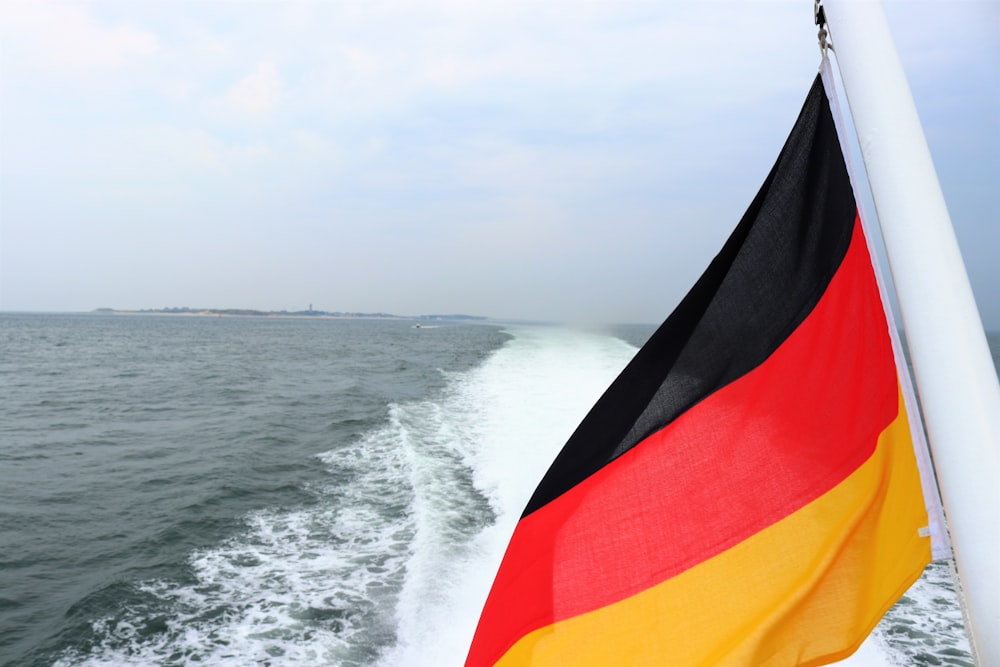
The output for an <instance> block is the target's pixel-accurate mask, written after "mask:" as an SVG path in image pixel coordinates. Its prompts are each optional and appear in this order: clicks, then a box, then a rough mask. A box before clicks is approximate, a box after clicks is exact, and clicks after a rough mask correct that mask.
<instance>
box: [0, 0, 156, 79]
mask: <svg viewBox="0 0 1000 667" xmlns="http://www.w3.org/2000/svg"><path fill="white" fill-rule="evenodd" d="M0 16H2V18H0V30H2V32H3V34H4V38H5V39H9V40H14V41H17V42H20V44H21V45H22V47H23V48H24V49H25V50H26V51H27V52H28V53H27V56H28V57H31V58H34V59H36V60H39V61H41V62H42V63H44V64H46V65H48V66H49V67H51V68H54V69H60V70H71V71H72V70H85V69H92V68H104V67H117V66H120V65H123V64H125V63H127V62H128V61H129V60H131V59H132V58H134V57H136V56H150V55H153V54H155V53H157V52H158V51H160V40H159V39H158V38H157V36H156V35H155V34H153V33H151V32H148V31H146V30H142V29H140V28H137V27H133V26H130V25H125V24H104V23H102V22H100V21H99V20H98V19H96V18H95V17H94V16H93V15H91V14H90V13H89V12H88V11H87V8H86V6H84V5H80V4H65V3H59V2H46V1H44V0H39V1H37V2H5V3H4V6H3V12H2V13H0Z"/></svg>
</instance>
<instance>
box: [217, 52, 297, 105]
mask: <svg viewBox="0 0 1000 667" xmlns="http://www.w3.org/2000/svg"><path fill="white" fill-rule="evenodd" d="M283 87H284V84H283V83H282V81H281V75H280V74H279V73H278V67H277V65H275V64H274V63H273V62H262V63H260V64H259V65H257V69H255V70H254V71H253V72H252V73H251V74H248V75H247V76H245V77H243V78H242V79H240V80H239V81H237V82H236V83H235V84H234V85H233V86H232V87H231V88H229V90H227V91H226V94H225V97H226V101H227V102H228V103H229V104H230V105H231V106H232V107H234V108H236V109H238V110H240V111H242V112H245V113H247V114H250V115H251V116H266V115H267V114H268V113H269V112H271V111H272V110H273V109H274V108H275V107H276V106H277V104H278V102H279V101H280V99H281V96H282V89H283Z"/></svg>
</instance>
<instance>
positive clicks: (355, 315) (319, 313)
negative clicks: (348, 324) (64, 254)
mask: <svg viewBox="0 0 1000 667" xmlns="http://www.w3.org/2000/svg"><path fill="white" fill-rule="evenodd" d="M90 312H91V313H96V314H102V315H167V316H180V317H295V318H316V319H336V320H404V321H422V322H427V321H434V322H443V321H449V322H485V321H487V320H488V319H489V318H488V317H485V316H482V315H464V314H449V315H441V314H431V315H394V314H392V313H363V312H343V311H335V312H329V311H325V310H299V311H287V310H254V309H249V308H143V309H141V310H119V309H116V308H95V309H94V310H92V311H90Z"/></svg>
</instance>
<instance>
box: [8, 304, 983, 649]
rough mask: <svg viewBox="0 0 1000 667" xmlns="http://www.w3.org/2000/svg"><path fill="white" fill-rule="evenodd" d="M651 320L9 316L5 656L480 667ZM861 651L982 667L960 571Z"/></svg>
mask: <svg viewBox="0 0 1000 667" xmlns="http://www.w3.org/2000/svg"><path fill="white" fill-rule="evenodd" d="M651 331H652V327H622V328H619V329H617V330H615V331H613V332H584V331H573V330H567V329H559V328H554V327H531V326H500V325H494V324H452V323H438V324H425V325H424V326H422V327H420V328H414V327H413V326H412V325H411V324H410V323H407V322H400V321H377V320H364V321H361V320H358V321H355V320H332V319H306V318H296V319H293V318H288V319H279V318H204V317H155V316H125V315H98V314H86V315H84V314H77V315H54V314H47V315H36V314H23V315H22V314H0V408H2V409H0V665H10V666H11V667H28V666H31V667H35V666H59V667H63V666H70V665H74V666H75V665H80V666H98V665H107V666H110V665H191V664H202V665H272V666H275V667H277V666H279V665H358V666H361V665H366V666H389V665H392V666H396V665H402V666H407V667H410V666H413V667H422V666H428V667H430V666H434V667H441V666H442V665H444V666H447V665H460V664H462V661H463V659H464V654H465V651H466V649H467V646H468V642H469V640H470V638H471V635H472V632H473V630H474V627H475V623H476V621H477V620H478V613H479V608H480V606H481V605H482V602H483V600H484V599H485V596H486V593H487V590H488V588H489V586H490V583H491V579H492V575H493V573H494V572H495V570H496V567H497V565H498V564H499V560H500V556H501V555H502V552H503V549H504V546H505V542H506V539H507V537H508V536H509V533H510V531H511V530H512V528H513V525H514V523H515V522H516V520H517V517H518V515H519V514H520V512H521V509H522V507H523V506H524V503H525V502H526V500H527V498H528V496H529V495H530V494H531V492H532V490H533V488H534V486H535V484H536V483H537V481H538V479H539V478H540V476H541V475H542V473H543V472H544V470H545V468H546V467H547V466H548V464H549V462H550V461H551V459H552V457H553V456H554V455H555V453H556V452H557V451H558V449H559V448H560V447H561V445H562V443H563V442H564V441H565V440H566V438H567V437H568V435H569V434H570V433H571V431H572V430H573V428H574V427H575V426H576V424H577V423H578V422H579V420H580V419H581V418H582V417H583V415H584V414H585V413H586V411H587V410H588V409H589V407H590V406H591V405H592V404H593V402H594V401H595V400H596V399H597V397H598V396H599V395H600V394H601V392H602V391H603V390H604V388H605V387H606V386H607V385H608V383H610V382H611V380H612V379H613V378H614V377H615V375H617V373H618V372H619V371H620V370H621V368H622V367H623V366H624V365H625V364H626V363H627V362H628V360H629V359H630V358H631V356H632V355H633V354H634V352H635V349H636V347H635V346H636V345H639V344H641V342H642V341H643V340H644V339H645V337H646V336H647V335H648V334H649V333H650V332H651ZM612 334H613V335H612ZM991 346H993V348H992V349H993V351H994V359H997V357H998V356H1000V339H998V337H996V336H993V337H991ZM864 652H865V653H866V655H867V656H868V657H865V656H861V657H860V658H859V659H860V660H863V661H866V662H857V661H856V662H855V664H894V665H920V666H922V665H971V660H970V659H969V656H968V645H967V642H966V640H965V636H964V632H963V630H962V622H961V613H960V612H959V609H958V605H957V602H956V600H955V596H954V592H953V590H952V585H951V578H950V573H949V571H948V568H947V565H946V564H935V565H932V566H931V567H930V568H929V569H928V571H927V573H925V575H924V577H923V578H922V579H921V581H920V582H918V584H917V585H916V586H914V587H913V588H912V589H911V591H910V592H908V593H907V595H906V596H905V597H904V598H903V599H902V600H901V601H900V603H899V604H898V605H897V606H896V607H895V608H894V609H893V610H892V611H891V612H890V613H889V614H888V615H887V616H886V618H885V619H884V620H883V622H882V624H881V625H880V626H879V629H878V630H877V632H876V633H875V636H874V638H873V640H872V642H871V643H870V644H869V645H868V646H867V647H866V649H865V651H864Z"/></svg>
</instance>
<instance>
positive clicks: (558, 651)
mask: <svg viewBox="0 0 1000 667" xmlns="http://www.w3.org/2000/svg"><path fill="white" fill-rule="evenodd" d="M884 308H885V306H884V304H883V303H882V300H881V297H880V293H879V288H878V285H877V283H876V278H875V274H874V271H873V268H872V263H871V258H870V255H869V250H868V246H867V243H866V240H865V235H864V233H863V231H862V228H861V221H860V218H859V216H858V212H857V206H856V203H855V199H854V195H853V192H852V190H851V183H850V178H849V176H848V173H847V169H846V167H845V164H844V158H843V154H842V152H841V148H840V144H839V142H838V138H837V131H836V128H835V125H834V121H833V117H832V114H831V111H830V106H829V102H828V99H827V96H826V92H825V91H824V88H823V84H822V81H821V78H820V77H819V76H817V77H816V81H815V83H814V84H813V86H812V88H811V90H810V92H809V95H808V97H807V99H806V102H805V104H804V106H803V108H802V111H801V113H800V115H799V118H798V120H797V121H796V123H795V126H794V128H793V130H792V132H791V135H790V136H789V138H788V140H787V142H786V143H785V146H784V148H783V149H782V151H781V154H780V155H779V157H778V160H777V163H776V164H775V166H774V167H773V169H772V170H771V173H770V174H769V175H768V177H767V180H766V181H765V182H764V185H763V187H762V188H761V190H760V192H759V193H758V194H757V196H756V198H755V199H754V201H753V203H752V204H751V205H750V208H749V210H748V211H747V212H746V214H745V215H744V216H743V219H742V220H741V221H740V223H739V225H738V226H737V228H736V230H735V231H734V232H733V234H732V236H731V237H730V238H729V239H728V241H727V242H726V244H725V246H724V247H723V248H722V250H721V252H720V253H719V254H718V255H717V256H716V257H715V259H714V260H713V261H712V263H711V265H710V266H709V267H708V269H707V270H706V271H705V273H704V274H703V275H702V276H701V278H700V279H699V280H698V282H697V283H696V284H695V285H694V287H693V288H692V289H691V291H690V292H689V293H688V294H687V296H686V297H685V298H684V299H683V301H682V302H681V303H680V305H679V306H678V307H677V309H676V310H675V311H674V312H673V313H672V314H671V315H670V316H669V317H668V318H667V320H666V321H665V322H664V323H663V325H662V326H660V328H659V329H658V330H657V331H656V332H655V333H654V334H653V336H652V337H651V338H650V339H649V341H648V342H647V343H646V345H645V346H644V347H643V348H642V349H641V350H639V352H638V353H637V354H636V356H635V358H634V360H633V361H632V362H631V363H630V364H629V365H628V366H627V367H626V368H625V370H624V371H622V373H621V375H620V376H619V377H618V378H617V379H616V380H615V382H614V383H613V384H612V385H611V386H610V387H609V389H608V390H607V391H606V392H605V394H604V395H603V396H602V397H601V399H600V400H599V401H598V403H597V404H596V405H595V406H594V407H593V408H592V410H591V411H590V413H589V414H588V415H587V417H586V418H585V419H584V420H583V422H582V423H581V424H580V426H579V427H578V428H577V430H576V432H575V433H574V434H573V435H572V437H571V438H570V439H569V441H568V442H567V443H566V445H565V446H564V448H563V449H562V451H561V452H560V453H559V455H558V456H557V458H556V459H555V461H554V462H553V464H552V466H551V467H550V469H549V470H548V472H547V473H546V474H545V476H544V478H543V479H542V481H541V483H540V484H539V486H538V488H537V489H536V491H535V493H534V495H533V496H532V498H531V500H530V502H529V503H528V506H527V508H526V509H525V511H524V514H523V515H522V517H521V519H520V521H519V523H518V525H517V526H516V528H515V530H514V533H513V536H512V538H511V540H510V544H509V546H508V548H507V551H506V554H505V556H504V558H503V561H502V563H501V565H500V569H499V572H498V574H497V576H496V579H495V581H494V584H493V588H492V590H491V591H490V594H489V596H488V598H487V600H486V604H485V607H484V609H483V612H482V615H481V617H480V621H479V626H478V628H477V630H476V634H475V637H474V639H473V642H472V646H471V649H470V652H469V655H468V659H467V662H466V665H467V667H483V666H486V665H502V666H505V667H506V666H513V665H595V666H598V665H599V666H607V665H656V666H661V665H664V666H668V667H689V666H694V665H705V666H711V667H719V666H720V665H774V666H777V665H821V664H827V663H829V662H834V661H836V660H840V659H843V658H845V657H847V656H848V655H850V654H851V653H853V652H854V651H855V650H856V649H857V648H858V646H859V645H860V644H861V642H862V641H863V640H864V638H865V637H866V636H867V634H868V633H869V632H870V631H871V630H872V628H874V626H875V625H876V624H877V623H878V620H879V619H880V618H881V616H882V615H883V614H884V613H885V611H886V610H888V608H889V607H890V606H892V604H893V603H894V602H895V601H896V600H897V599H898V598H899V596H900V595H902V593H903V592H904V591H905V590H906V589H907V588H908V587H909V586H910V584H912V583H913V582H914V581H915V580H916V579H917V578H918V577H919V576H920V574H921V572H922V571H923V569H924V566H925V565H926V564H927V563H928V562H929V560H930V553H931V551H930V549H931V545H930V538H929V537H925V536H923V535H926V533H927V531H926V530H925V527H926V526H927V525H928V518H927V511H926V509H925V505H924V502H923V495H922V492H921V483H920V477H919V473H918V470H917V464H916V460H915V456H914V452H913V445H912V441H911V435H910V426H909V424H908V421H907V414H906V409H905V407H904V405H903V401H902V398H901V396H902V391H901V384H900V380H899V376H898V375H897V365H896V361H895V359H894V355H893V345H892V340H891V337H890V331H889V325H888V323H887V318H886V314H885V310H884Z"/></svg>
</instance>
